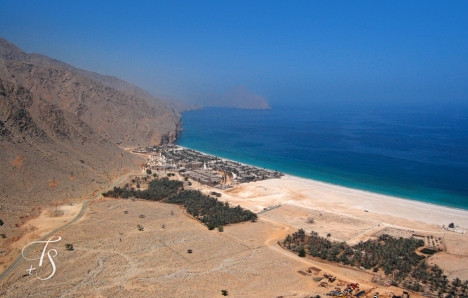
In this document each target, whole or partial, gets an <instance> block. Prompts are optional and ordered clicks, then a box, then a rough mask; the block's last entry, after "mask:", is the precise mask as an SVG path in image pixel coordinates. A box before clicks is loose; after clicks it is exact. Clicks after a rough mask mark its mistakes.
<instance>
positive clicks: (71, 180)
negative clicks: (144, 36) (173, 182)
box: [0, 37, 181, 270]
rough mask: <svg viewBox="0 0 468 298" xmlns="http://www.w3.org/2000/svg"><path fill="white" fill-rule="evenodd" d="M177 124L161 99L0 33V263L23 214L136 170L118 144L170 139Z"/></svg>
mask: <svg viewBox="0 0 468 298" xmlns="http://www.w3.org/2000/svg"><path fill="white" fill-rule="evenodd" d="M180 129H181V122H180V114H179V113H177V112H176V111H175V110H174V109H173V108H172V107H171V106H170V104H168V102H165V101H162V100H158V99H156V98H153V97H152V96H151V95H150V94H149V93H147V92H146V91H144V90H142V89H140V88H138V87H136V86H134V85H131V84H130V83H127V82H125V81H123V80H120V79H118V78H116V77H111V76H104V75H100V74H97V73H93V72H90V71H86V70H81V69H78V68H76V67H74V66H71V65H69V64H66V63H64V62H61V61H58V60H55V59H53V58H49V57H47V56H44V55H41V54H36V53H32V54H27V53H25V52H24V51H22V50H21V49H20V48H18V47H17V46H15V45H14V44H12V43H10V42H8V41H7V40H5V39H3V38H1V37H0V152H1V153H0V167H1V168H2V171H0V181H2V182H1V183H0V219H1V220H3V222H4V223H5V224H4V226H3V227H0V229H1V234H5V237H6V238H1V237H0V248H1V249H0V251H1V253H0V264H1V263H2V262H4V263H7V262H8V259H9V256H11V254H14V251H15V250H14V248H13V247H12V246H11V245H12V243H14V242H15V241H16V240H17V239H19V237H20V236H21V235H22V234H23V233H24V232H25V227H23V224H24V223H25V222H26V221H27V220H28V219H29V218H32V217H36V216H37V215H38V214H39V213H40V212H42V210H43V208H45V207H46V206H50V205H52V204H54V203H55V204H58V203H73V202H76V203H79V202H82V201H83V200H84V199H86V198H88V197H89V196H90V195H92V194H93V193H96V192H99V191H100V190H102V189H105V188H106V187H107V185H108V184H109V183H110V182H111V181H113V179H115V178H116V177H118V176H120V175H122V174H124V173H127V172H129V171H134V170H136V169H139V168H140V165H141V164H142V163H143V162H144V159H143V158H142V157H140V156H137V155H135V154H132V153H131V152H129V150H126V148H132V147H133V148H134V147H137V146H139V145H159V144H162V143H167V142H171V141H173V140H175V138H176V137H177V134H178V132H179V131H180ZM0 270H1V267H0Z"/></svg>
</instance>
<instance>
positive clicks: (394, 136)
mask: <svg viewBox="0 0 468 298" xmlns="http://www.w3.org/2000/svg"><path fill="white" fill-rule="evenodd" d="M182 121H183V123H184V124H183V128H184V131H183V132H182V134H181V136H180V138H179V139H178V144H179V145H182V146H185V147H188V148H192V149H194V150H200V151H204V152H207V153H210V154H213V155H218V156H220V157H224V158H229V159H232V160H236V161H239V162H243V163H247V164H252V165H256V166H260V167H265V168H268V169H272V170H278V171H281V172H284V173H287V174H291V175H295V176H300V177H304V178H310V179H315V180H319V181H323V182H328V183H333V184H338V185H342V186H347V187H352V188H357V189H362V190H367V191H372V192H378V193H382V194H387V195H392V196H397V197H402V198H408V199H413V200H419V201H424V202H428V203H433V204H438V205H444V206H449V207H455V208H461V209H468V183H467V182H468V113H467V112H466V111H465V110H460V109H450V108H446V109H441V108H437V109H433V110H429V109H425V110H422V109H411V110H408V109H396V108H395V109H385V110H384V109H370V108H369V109H362V108H361V109H341V110H337V109H332V110H331V109H326V108H314V107H300V108H292V107H274V108H273V109H272V110H240V109H225V108H209V109H205V110H200V111H191V112H185V113H184V114H183V117H182Z"/></svg>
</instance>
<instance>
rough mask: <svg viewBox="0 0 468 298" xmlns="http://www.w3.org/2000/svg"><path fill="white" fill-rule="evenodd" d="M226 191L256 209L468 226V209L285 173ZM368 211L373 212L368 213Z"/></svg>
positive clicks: (235, 198)
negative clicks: (295, 208)
mask: <svg viewBox="0 0 468 298" xmlns="http://www.w3.org/2000/svg"><path fill="white" fill-rule="evenodd" d="M226 194H228V195H230V194H232V200H235V201H236V202H237V201H239V202H243V201H245V202H246V206H247V205H248V206H249V207H250V208H252V209H253V210H255V211H257V212H258V211H260V210H262V209H263V208H267V207H270V206H274V205H278V204H291V205H297V206H302V207H306V208H311V209H317V210H324V211H327V212H332V213H336V214H341V215H346V216H350V215H352V216H356V217H363V218H366V219H375V220H380V221H382V222H385V223H388V224H397V223H398V222H401V221H419V222H422V223H426V224H430V225H437V226H439V227H442V226H443V225H445V227H447V225H448V224H449V223H451V222H453V223H455V224H456V225H459V226H460V228H463V229H466V228H468V211H466V210H461V209H455V208H449V207H444V206H439V205H433V204H428V203H423V202H418V201H413V200H408V199H402V198H397V197H391V196H386V195H381V194H377V193H372V192H367V191H362V190H357V189H351V188H347V187H342V186H338V185H333V184H328V183H324V182H319V181H315V180H311V179H305V178H299V177H295V176H290V175H285V176H284V177H282V178H281V179H273V180H265V181H260V182H255V183H247V184H242V185H241V186H240V187H238V188H235V189H233V190H231V191H228V192H226ZM364 210H368V211H369V212H365V211H364Z"/></svg>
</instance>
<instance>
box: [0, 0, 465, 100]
mask: <svg viewBox="0 0 468 298" xmlns="http://www.w3.org/2000/svg"><path fill="white" fill-rule="evenodd" d="M0 36H2V37H4V38H6V39H8V40H10V41H11V42H13V43H15V44H16V45H18V46H19V47H20V48H22V49H24V50H25V51H27V52H38V53H41V54H45V55H48V56H50V57H52V58H56V59H59V60H62V61H64V62H67V63H70V64H72V65H74V66H77V67H80V68H84V69H88V70H92V71H96V72H99V73H103V74H109V75H116V76H118V77H120V78H122V79H125V80H127V81H129V82H131V83H134V84H136V85H138V86H141V87H143V88H144V89H146V90H148V91H150V92H152V93H164V94H170V95H174V96H177V97H182V98H184V97H185V98H190V97H194V96H195V95H196V94H199V93H203V92H211V91H214V92H222V91H225V90H227V89H229V88H231V87H233V86H235V85H239V84H243V85H246V86H247V87H249V88H250V89H252V90H253V91H255V92H257V93H259V94H260V95H263V96H266V97H267V98H268V99H269V100H270V101H272V102H273V103H278V102H280V101H296V100H297V101H299V100H300V101H311V102H319V101H322V102H324V101H327V102H328V101H333V102H338V103H341V102H344V101H350V102H376V103H379V102H427V103H428V104H433V103H434V102H446V101H449V102H468V1H253V0H250V1H238V0H236V1H117V0H114V1H97V0H93V1H81V0H80V1H77V0H74V1H66V0H59V1H32V0H31V1H22V0H0Z"/></svg>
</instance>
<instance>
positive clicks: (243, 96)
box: [199, 85, 271, 109]
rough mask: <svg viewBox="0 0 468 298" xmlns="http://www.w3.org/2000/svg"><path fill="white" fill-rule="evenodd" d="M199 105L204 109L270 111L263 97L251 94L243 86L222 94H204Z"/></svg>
mask: <svg viewBox="0 0 468 298" xmlns="http://www.w3.org/2000/svg"><path fill="white" fill-rule="evenodd" d="M199 103H200V104H202V105H203V106H206V107H227V108H238V109H271V107H270V104H269V103H268V100H267V99H266V98H265V97H262V96H260V95H258V94H255V93H253V92H252V91H251V90H249V89H248V88H247V87H245V86H243V85H241V86H236V87H234V88H232V89H230V90H229V91H227V92H226V93H224V94H205V95H203V96H201V97H200V98H199Z"/></svg>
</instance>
